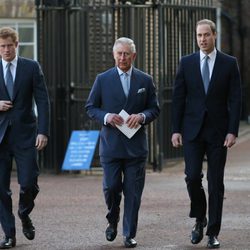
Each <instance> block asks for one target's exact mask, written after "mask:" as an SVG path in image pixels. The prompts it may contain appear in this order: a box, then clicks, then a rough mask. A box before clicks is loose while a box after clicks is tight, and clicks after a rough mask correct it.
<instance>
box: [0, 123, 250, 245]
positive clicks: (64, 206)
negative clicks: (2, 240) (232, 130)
mask: <svg viewBox="0 0 250 250" xmlns="http://www.w3.org/2000/svg"><path fill="white" fill-rule="evenodd" d="M183 167H184V164H183V162H179V163H178V164H175V166H174V167H165V168H164V170H163V171H162V172H161V173H155V172H152V171H150V170H149V171H148V172H147V176H146V184H145V189H144V193H143V198H142V205H141V210H140V217H139V226H138V233H137V237H136V240H137V242H138V247H137V248H136V249H138V250H139V249H141V250H142V249H143V250H151V249H153V250H158V249H159V250H161V249H166V250H191V249H193V250H201V249H206V240H207V239H206V237H204V239H203V240H202V242H201V243H200V244H198V245H192V244H191V243H190V239H189V235H190V231H191V228H192V226H193V223H194V221H193V220H192V219H190V218H188V211H189V199H188V195H187V191H186V186H185V182H184V174H183ZM204 168H205V166H204ZM39 184H40V189H41V191H40V193H39V195H38V197H37V200H36V207H35V209H34V211H33V213H32V215H31V217H32V220H33V222H34V225H35V227H36V238H35V240H33V241H28V240H27V239H26V238H25V237H24V236H23V235H22V232H21V224H20V221H19V219H18V218H17V217H16V224H17V247H16V249H20V250H31V249H32V250H33V249H34V250H54V249H58V250H63V249H65V250H84V249H86V250H105V249H124V247H123V244H122V235H121V223H120V224H119V227H118V230H119V231H118V235H117V238H116V239H115V241H114V242H111V243H110V242H107V241H106V239H105V235H104V230H105V227H106V220H105V214H106V208H105V204H104V198H103V194H102V173H101V171H99V172H98V171H93V172H92V174H90V173H82V174H79V175H74V174H70V175H65V174H61V175H45V174H42V175H41V176H40V178H39ZM204 184H205V187H206V179H205V178H204ZM12 191H13V200H14V208H13V209H14V212H15V214H16V211H17V199H18V184H17V183H16V176H15V174H13V177H12ZM223 211H224V212H223V222H222V229H221V234H220V235H219V240H220V242H221V248H220V249H222V250H224V249H225V250H231V249H232V250H247V249H250V125H246V124H244V126H242V127H241V134H240V138H239V140H238V144H237V145H235V146H234V147H233V148H232V149H230V150H229V153H228V161H227V166H226V172H225V202H224V210H223ZM121 212H122V211H121ZM1 236H3V235H2V231H0V237H1Z"/></svg>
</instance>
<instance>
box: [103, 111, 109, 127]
mask: <svg viewBox="0 0 250 250" xmlns="http://www.w3.org/2000/svg"><path fill="white" fill-rule="evenodd" d="M109 114H110V113H107V114H106V115H105V116H104V121H103V124H104V125H107V117H108V115H109Z"/></svg>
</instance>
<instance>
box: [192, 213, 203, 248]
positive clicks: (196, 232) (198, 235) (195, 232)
mask: <svg viewBox="0 0 250 250" xmlns="http://www.w3.org/2000/svg"><path fill="white" fill-rule="evenodd" d="M206 225H207V218H205V219H204V220H196V223H195V225H194V227H193V229H192V233H191V243H192V244H198V243H199V242H200V241H201V240H202V239H203V228H204V227H205V226H206Z"/></svg>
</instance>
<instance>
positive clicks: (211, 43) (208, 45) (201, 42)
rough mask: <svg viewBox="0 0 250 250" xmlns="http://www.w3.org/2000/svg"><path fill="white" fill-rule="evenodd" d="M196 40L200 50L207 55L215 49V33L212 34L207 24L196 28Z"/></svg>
mask: <svg viewBox="0 0 250 250" xmlns="http://www.w3.org/2000/svg"><path fill="white" fill-rule="evenodd" d="M196 39H197V44H198V46H199V48H200V50H201V51H203V53H205V54H209V53H211V52H212V51H213V50H214V47H215V40H216V32H213V31H212V30H211V27H210V26H209V25H208V24H199V25H197V28H196Z"/></svg>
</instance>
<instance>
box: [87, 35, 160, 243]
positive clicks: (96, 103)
mask: <svg viewBox="0 0 250 250" xmlns="http://www.w3.org/2000/svg"><path fill="white" fill-rule="evenodd" d="M113 56H114V60H115V63H116V67H114V68H111V69H109V70H107V71H106V72H104V73H101V74H99V75H98V76H97V77H96V80H95V82H94V85H93V87H92V90H91V92H90V95H89V98H88V100H87V103H86V110H87V113H88V115H89V117H90V118H92V119H95V120H97V121H98V122H99V123H100V124H102V129H101V133H100V145H99V154H100V162H101V165H102V167H103V170H104V176H103V191H104V196H105V201H106V204H107V208H108V213H107V216H106V218H107V220H108V227H107V229H106V239H107V240H108V241H113V240H114V239H115V237H116V235H117V224H118V221H119V218H120V217H119V212H120V202H121V198H122V192H123V194H124V216H123V236H124V245H125V247H128V248H132V247H136V245H137V243H136V241H135V240H134V237H135V236H136V230H137V222H138V212H139V208H140V203H141V195H142V191H143V187H144V180H145V164H146V158H147V154H148V143H147V136H146V128H145V125H147V124H149V123H150V122H152V121H153V120H154V119H156V117H157V116H158V115H159V105H158V100H157V97H156V93H155V86H154V84H153V80H152V77H151V76H149V75H148V74H146V73H144V72H142V71H140V70H138V69H136V68H135V67H133V66H132V63H133V61H134V60H135V57H136V49H135V44H134V42H133V41H132V40H131V39H129V38H125V37H123V38H119V39H117V40H116V41H115V44H114V47H113ZM123 77H125V78H126V77H127V82H126V80H124V79H123ZM122 109H124V110H125V111H126V112H127V113H128V114H129V117H128V119H127V120H123V118H122V117H121V116H120V115H119V112H120V111H121V110H122ZM123 123H126V124H127V126H128V127H129V128H130V129H135V128H137V127H138V126H139V124H140V125H141V128H140V129H139V130H138V131H137V132H136V134H135V135H134V136H133V137H132V138H131V139H129V138H127V137H126V135H124V134H123V133H122V132H121V131H120V130H119V129H118V128H117V127H116V125H122V124H123Z"/></svg>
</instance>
